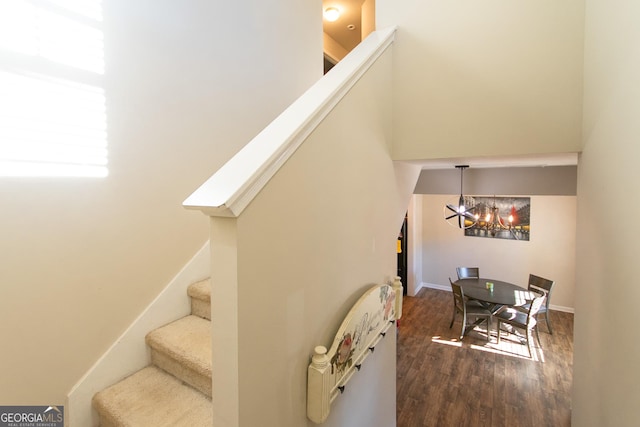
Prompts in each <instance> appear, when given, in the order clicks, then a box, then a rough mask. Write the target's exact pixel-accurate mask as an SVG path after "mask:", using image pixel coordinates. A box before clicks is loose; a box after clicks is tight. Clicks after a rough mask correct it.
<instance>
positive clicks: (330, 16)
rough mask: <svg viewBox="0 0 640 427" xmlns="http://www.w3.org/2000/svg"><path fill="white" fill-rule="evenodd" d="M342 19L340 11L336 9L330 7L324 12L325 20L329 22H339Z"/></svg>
mask: <svg viewBox="0 0 640 427" xmlns="http://www.w3.org/2000/svg"><path fill="white" fill-rule="evenodd" d="M338 18H340V11H339V10H338V8H336V7H328V8H326V9H325V10H324V19H326V20H327V21H329V22H334V21H337V20H338Z"/></svg>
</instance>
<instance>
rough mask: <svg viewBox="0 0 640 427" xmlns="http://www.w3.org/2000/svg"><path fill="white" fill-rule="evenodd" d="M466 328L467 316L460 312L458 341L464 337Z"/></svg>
mask: <svg viewBox="0 0 640 427" xmlns="http://www.w3.org/2000/svg"><path fill="white" fill-rule="evenodd" d="M466 328H467V316H465V315H464V314H462V327H461V328H460V341H462V339H463V338H464V330H465V329H466Z"/></svg>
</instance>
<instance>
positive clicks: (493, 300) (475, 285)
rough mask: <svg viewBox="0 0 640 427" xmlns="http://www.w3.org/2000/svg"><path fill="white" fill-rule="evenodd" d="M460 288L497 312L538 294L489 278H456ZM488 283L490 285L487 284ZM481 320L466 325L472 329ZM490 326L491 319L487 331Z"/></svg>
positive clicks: (470, 296)
mask: <svg viewBox="0 0 640 427" xmlns="http://www.w3.org/2000/svg"><path fill="white" fill-rule="evenodd" d="M454 283H455V284H457V285H459V286H460V287H461V288H462V292H463V293H464V295H465V296H466V297H468V298H471V299H475V300H478V301H480V302H482V303H486V305H487V308H488V309H489V310H490V311H491V312H492V313H494V314H495V313H497V312H498V311H499V310H501V309H502V307H505V306H507V307H518V306H521V305H525V304H526V303H528V302H531V301H532V300H533V299H534V298H536V297H538V296H539V295H538V294H537V293H535V292H531V291H529V290H527V289H525V288H522V287H520V286H518V285H514V284H513V283H509V282H505V281H503V280H496V279H489V278H483V277H481V278H471V279H458V280H456V281H455V282H454ZM489 283H491V284H492V285H491V286H489ZM482 321H483V320H478V321H476V322H475V323H474V324H472V325H470V326H469V327H467V329H472V328H473V327H475V326H477V325H478V324H479V323H482ZM490 327H491V321H490V320H489V325H488V327H487V332H488V333H490V332H489V329H490Z"/></svg>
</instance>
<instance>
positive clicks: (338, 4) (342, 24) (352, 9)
mask: <svg viewBox="0 0 640 427" xmlns="http://www.w3.org/2000/svg"><path fill="white" fill-rule="evenodd" d="M363 2H364V0H323V1H322V10H323V11H324V10H325V9H326V8H328V7H335V8H337V9H338V10H339V11H340V18H338V20H337V21H334V22H328V21H327V20H326V19H323V21H322V22H323V28H324V32H325V33H327V34H328V35H329V36H330V37H331V38H332V39H334V40H335V41H337V42H338V43H340V45H341V46H342V47H344V48H345V49H347V50H349V51H350V50H351V49H353V48H354V47H356V45H357V44H358V43H360V41H361V40H360V39H361V34H362V26H361V10H362V3H363ZM348 25H353V26H354V27H355V28H354V29H353V30H350V29H348V28H347V26H348Z"/></svg>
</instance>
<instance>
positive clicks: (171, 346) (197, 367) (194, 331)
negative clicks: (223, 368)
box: [146, 315, 211, 378]
mask: <svg viewBox="0 0 640 427" xmlns="http://www.w3.org/2000/svg"><path fill="white" fill-rule="evenodd" d="M146 341H147V344H148V345H149V347H151V348H152V349H154V350H156V351H159V352H162V353H164V354H166V355H168V356H169V357H171V358H172V359H174V360H176V361H178V362H179V363H180V364H182V365H184V366H185V367H187V368H189V369H192V370H194V371H196V372H198V373H199V374H202V375H205V376H208V377H209V378H211V322H210V321H209V320H206V319H203V318H201V317H198V316H194V315H189V316H186V317H183V318H181V319H178V320H176V321H175V322H171V323H169V324H167V325H165V326H162V327H160V328H158V329H155V330H153V331H151V332H150V333H149V334H147V337H146Z"/></svg>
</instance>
